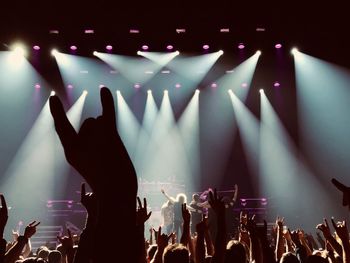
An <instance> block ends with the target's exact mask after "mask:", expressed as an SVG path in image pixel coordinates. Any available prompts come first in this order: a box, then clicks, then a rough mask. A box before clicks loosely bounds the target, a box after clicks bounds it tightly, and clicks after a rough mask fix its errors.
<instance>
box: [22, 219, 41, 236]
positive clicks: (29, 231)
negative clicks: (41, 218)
mask: <svg viewBox="0 0 350 263" xmlns="http://www.w3.org/2000/svg"><path fill="white" fill-rule="evenodd" d="M39 224H40V222H36V221H33V222H31V223H29V225H27V226H26V228H25V229H24V234H23V235H24V237H26V238H31V237H32V236H33V235H34V234H35V233H36V227H37V226H38V225H39Z"/></svg>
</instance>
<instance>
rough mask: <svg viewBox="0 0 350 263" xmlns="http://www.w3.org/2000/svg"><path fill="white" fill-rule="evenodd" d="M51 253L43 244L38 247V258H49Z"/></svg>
mask: <svg viewBox="0 0 350 263" xmlns="http://www.w3.org/2000/svg"><path fill="white" fill-rule="evenodd" d="M49 253H50V250H49V249H48V248H47V247H46V246H41V247H39V248H38V249H37V251H36V256H37V257H38V258H43V259H45V260H47V258H48V257H49Z"/></svg>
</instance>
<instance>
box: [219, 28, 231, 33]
mask: <svg viewBox="0 0 350 263" xmlns="http://www.w3.org/2000/svg"><path fill="white" fill-rule="evenodd" d="M220 32H221V33H229V32H230V29H229V28H221V29H220Z"/></svg>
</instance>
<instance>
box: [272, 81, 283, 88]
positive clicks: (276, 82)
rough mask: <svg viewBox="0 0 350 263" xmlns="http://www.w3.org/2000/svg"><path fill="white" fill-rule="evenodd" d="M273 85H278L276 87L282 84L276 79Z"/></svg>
mask: <svg viewBox="0 0 350 263" xmlns="http://www.w3.org/2000/svg"><path fill="white" fill-rule="evenodd" d="M273 86H274V87H276V88H278V87H279V86H281V84H280V83H279V82H278V81H275V82H274V83H273Z"/></svg>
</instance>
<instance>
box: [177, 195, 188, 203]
mask: <svg viewBox="0 0 350 263" xmlns="http://www.w3.org/2000/svg"><path fill="white" fill-rule="evenodd" d="M176 201H177V202H179V203H181V204H183V203H187V197H186V195H185V194H183V193H180V194H178V195H177V196H176Z"/></svg>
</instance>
